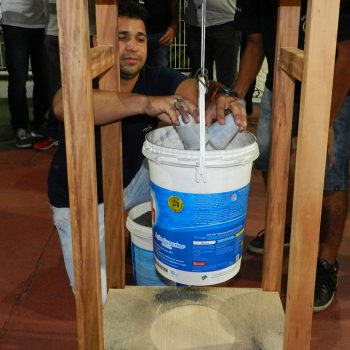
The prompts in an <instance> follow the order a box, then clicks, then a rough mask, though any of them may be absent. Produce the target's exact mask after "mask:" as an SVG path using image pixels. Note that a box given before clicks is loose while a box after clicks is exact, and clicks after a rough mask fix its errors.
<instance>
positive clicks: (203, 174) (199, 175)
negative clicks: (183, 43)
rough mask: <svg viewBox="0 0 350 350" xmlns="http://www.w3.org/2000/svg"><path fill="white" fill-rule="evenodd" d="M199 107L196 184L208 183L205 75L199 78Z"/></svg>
mask: <svg viewBox="0 0 350 350" xmlns="http://www.w3.org/2000/svg"><path fill="white" fill-rule="evenodd" d="M198 85H199V86H198V90H199V96H198V100H199V101H198V105H199V153H200V154H199V168H196V182H201V180H202V181H203V182H204V183H206V182H207V169H206V167H205V144H206V142H205V93H206V81H205V77H204V76H203V75H201V74H200V75H199V76H198Z"/></svg>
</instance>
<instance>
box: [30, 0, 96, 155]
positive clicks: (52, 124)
mask: <svg viewBox="0 0 350 350" xmlns="http://www.w3.org/2000/svg"><path fill="white" fill-rule="evenodd" d="M46 2H47V8H48V18H49V21H48V24H47V26H46V31H45V39H44V49H45V50H44V51H45V60H46V68H47V78H48V98H49V113H48V121H47V123H45V124H43V125H42V126H41V128H40V129H39V130H38V131H37V133H36V134H37V137H40V138H41V139H40V140H39V141H38V142H36V143H34V144H33V148H35V149H36V150H38V151H45V150H48V149H50V148H52V147H56V146H58V135H57V133H58V120H57V119H56V117H55V115H54V113H53V111H52V100H53V97H54V95H55V93H56V91H57V88H58V87H59V86H60V85H61V67H60V51H59V43H58V24H57V8H56V0H46ZM88 3H89V23H90V35H91V36H92V35H94V34H95V33H96V28H95V2H94V1H93V0H89V1H88Z"/></svg>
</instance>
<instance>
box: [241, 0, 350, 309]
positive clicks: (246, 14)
mask: <svg viewBox="0 0 350 350" xmlns="http://www.w3.org/2000/svg"><path fill="white" fill-rule="evenodd" d="M238 7H239V12H240V16H239V17H238V18H237V21H236V24H237V27H238V29H239V30H240V31H242V32H244V33H246V34H248V44H247V47H246V49H245V51H244V52H243V55H242V61H241V64H240V72H239V76H238V79H237V81H236V84H235V90H236V91H237V93H238V95H239V97H241V98H242V97H244V96H245V94H246V92H247V91H248V88H249V86H250V84H251V82H252V81H253V79H255V77H256V75H257V74H258V72H259V70H260V67H261V64H262V61H263V59H264V56H265V57H266V60H267V64H268V74H267V78H266V83H265V90H264V95H263V97H262V100H261V105H260V115H259V121H258V128H257V141H258V145H259V151H260V155H259V158H258V159H257V161H256V162H255V167H256V168H257V169H259V170H261V171H262V172H263V175H264V179H265V181H266V179H267V170H268V160H269V153H270V133H271V116H272V110H271V108H272V90H273V73H274V58H275V44H276V42H275V40H276V24H277V9H278V0H239V3H238ZM306 9H307V0H302V1H301V17H300V26H299V47H300V48H303V45H304V39H305V38H304V37H305V23H306ZM325 20H326V19H325ZM349 23H350V3H349V1H345V0H341V3H340V13H339V25H338V35H337V54H336V61H335V70H334V83H333V94H332V105H331V113H330V126H331V128H330V130H331V132H333V135H334V147H333V148H332V152H333V153H332V155H331V156H332V157H331V158H332V159H333V162H332V164H327V166H326V173H325V183H324V193H323V207H322V220H321V236H320V246H319V259H318V264H317V275H316V287H315V297H314V311H315V312H317V311H321V310H324V309H326V308H327V307H328V306H329V305H330V304H331V302H332V300H333V298H334V295H335V290H336V286H337V271H338V263H337V260H336V259H337V255H338V249H339V245H340V243H341V240H342V236H343V230H344V226H345V220H346V216H347V210H348V187H349V146H350V145H349V140H350V96H349V89H350V63H349V62H350V61H349V57H350V26H349ZM299 102H300V84H296V91H295V106H294V114H295V115H294V119H293V136H295V135H296V132H297V123H298V113H299ZM315 127H317V126H315ZM289 192H290V193H292V191H289ZM289 199H290V198H289ZM289 202H290V201H289ZM287 208H289V209H291V205H290V203H289V204H287ZM290 211H291V210H287V219H286V220H287V225H286V232H285V241H284V243H285V245H289V238H290V220H291V212H290ZM248 249H249V250H250V251H252V252H255V253H260V254H261V253H262V252H263V250H264V230H262V231H260V232H259V233H258V236H257V237H256V238H255V239H253V240H252V241H251V242H249V244H248Z"/></svg>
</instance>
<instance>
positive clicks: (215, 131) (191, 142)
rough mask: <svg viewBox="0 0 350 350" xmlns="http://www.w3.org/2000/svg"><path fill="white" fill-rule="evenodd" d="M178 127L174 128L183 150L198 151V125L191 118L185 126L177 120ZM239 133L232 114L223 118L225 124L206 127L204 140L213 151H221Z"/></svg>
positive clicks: (216, 123)
mask: <svg viewBox="0 0 350 350" xmlns="http://www.w3.org/2000/svg"><path fill="white" fill-rule="evenodd" d="M179 121H180V125H178V126H176V127H175V128H176V131H177V132H178V134H179V137H180V139H181V141H182V143H183V145H184V149H185V150H199V140H200V137H199V124H198V123H196V122H195V121H194V120H193V118H192V117H190V120H189V122H188V123H187V124H185V123H184V122H183V121H182V119H181V118H179ZM238 132H239V127H238V126H237V125H236V123H235V121H234V119H233V116H232V114H228V115H226V117H225V124H219V123H218V122H215V123H213V124H212V125H210V126H209V127H206V140H205V143H206V144H207V143H208V142H209V143H210V144H211V146H212V147H213V148H214V149H217V150H222V149H225V148H226V147H227V145H228V144H229V143H230V142H231V140H232V139H233V138H234V137H235V136H236V135H237V133H238Z"/></svg>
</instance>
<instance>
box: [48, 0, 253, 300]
mask: <svg viewBox="0 0 350 350" xmlns="http://www.w3.org/2000/svg"><path fill="white" fill-rule="evenodd" d="M146 20H147V12H146V10H145V9H144V8H143V7H142V6H140V5H139V4H138V3H137V2H135V1H134V0H120V1H119V4H118V30H119V34H118V37H119V45H118V46H119V63H120V93H116V92H108V91H98V90H96V91H94V95H93V100H94V104H93V107H94V116H95V124H96V125H103V124H108V123H111V122H113V121H116V120H122V142H123V181H124V208H125V210H129V209H131V208H133V207H134V206H136V205H137V204H140V203H143V202H147V201H149V200H150V184H149V176H148V169H147V165H146V162H145V161H144V156H143V155H142V145H143V142H144V140H145V135H146V133H148V132H149V131H151V130H153V129H155V128H156V127H157V125H158V119H160V120H162V121H163V122H166V123H170V124H174V125H178V123H179V121H178V117H179V115H182V116H183V118H185V120H187V121H188V116H189V114H191V115H192V116H193V117H194V118H195V119H196V118H197V117H198V111H197V106H196V104H197V101H198V90H197V87H198V86H197V81H196V80H193V79H186V76H184V75H183V74H182V73H180V72H178V71H175V70H172V69H170V68H167V67H162V66H153V67H152V66H148V65H145V62H146V59H147V34H146V27H145V23H146ZM211 84H212V86H211V89H210V91H211V93H212V94H214V92H215V99H214V98H211V97H212V96H209V95H208V99H207V100H208V105H207V109H206V118H207V122H208V123H209V124H210V123H211V121H212V120H214V119H217V120H218V121H219V122H220V123H221V124H223V123H224V122H225V111H226V110H230V111H231V113H232V115H233V116H234V119H235V122H236V124H237V125H238V126H239V127H240V129H241V130H244V129H245V128H246V126H247V120H246V113H245V109H244V108H243V107H242V106H241V104H240V103H239V101H238V100H237V99H236V98H235V97H231V96H225V95H223V94H220V93H217V91H218V90H217V89H216V88H217V87H218V86H217V84H215V83H214V82H212V83H211ZM54 112H55V115H56V116H57V117H58V118H59V119H60V120H63V119H64V116H63V101H62V93H61V91H59V92H58V93H57V94H56V96H55V98H54ZM96 167H97V169H96V170H97V187H98V188H97V192H98V203H99V205H98V214H99V238H100V257H101V284H102V298H103V300H105V298H106V296H107V290H106V285H105V283H106V269H105V266H106V264H105V248H104V244H105V237H104V207H103V193H102V167H101V150H100V133H99V130H98V129H97V130H96ZM48 195H49V200H50V204H51V208H52V211H53V220H54V223H55V226H56V228H57V231H58V234H59V237H60V241H61V246H62V250H63V256H64V261H65V266H66V270H67V273H68V276H69V279H70V283H71V286H72V288H73V290H74V274H73V261H72V235H71V226H70V209H69V198H68V197H69V192H68V181H67V165H66V150H65V141H64V128H63V124H62V123H60V127H59V146H58V148H57V151H56V153H55V155H54V158H53V160H52V164H51V167H50V171H49V177H48Z"/></svg>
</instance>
